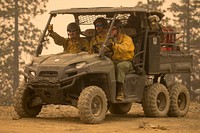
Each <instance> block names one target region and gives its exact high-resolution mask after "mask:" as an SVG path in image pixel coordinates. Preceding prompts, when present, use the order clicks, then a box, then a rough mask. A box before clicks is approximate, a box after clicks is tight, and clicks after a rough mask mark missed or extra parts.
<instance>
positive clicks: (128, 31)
mask: <svg viewBox="0 0 200 133" xmlns="http://www.w3.org/2000/svg"><path fill="white" fill-rule="evenodd" d="M122 32H123V33H124V34H126V35H128V36H130V37H134V36H136V35H137V32H136V30H135V29H134V28H124V29H123V30H122Z"/></svg>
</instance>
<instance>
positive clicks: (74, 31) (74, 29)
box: [48, 22, 90, 54]
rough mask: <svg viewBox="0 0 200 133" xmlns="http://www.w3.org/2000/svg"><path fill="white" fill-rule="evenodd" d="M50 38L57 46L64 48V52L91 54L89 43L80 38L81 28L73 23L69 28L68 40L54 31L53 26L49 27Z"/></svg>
mask: <svg viewBox="0 0 200 133" xmlns="http://www.w3.org/2000/svg"><path fill="white" fill-rule="evenodd" d="M48 31H49V33H50V36H51V37H52V38H53V40H54V42H55V43H56V44H57V45H60V46H63V48H64V52H66V53H69V54H76V53H79V52H82V51H87V52H89V49H90V48H89V42H88V41H87V40H86V39H83V38H80V32H81V30H80V27H79V25H77V24H76V23H74V22H72V23H70V24H68V26H67V34H68V38H64V37H62V36H60V35H59V34H57V33H56V32H54V31H53V25H49V26H48Z"/></svg>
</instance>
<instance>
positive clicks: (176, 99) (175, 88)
mask: <svg viewBox="0 0 200 133" xmlns="http://www.w3.org/2000/svg"><path fill="white" fill-rule="evenodd" d="M189 105H190V95H189V92H188V89H187V88H186V87H185V86H184V85H181V84H179V83H176V84H174V85H172V86H171V87H170V108H169V112H168V115H169V116H173V117H182V116H185V115H186V114H187V112H188V110H189Z"/></svg>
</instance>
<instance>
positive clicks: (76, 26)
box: [67, 22, 81, 33]
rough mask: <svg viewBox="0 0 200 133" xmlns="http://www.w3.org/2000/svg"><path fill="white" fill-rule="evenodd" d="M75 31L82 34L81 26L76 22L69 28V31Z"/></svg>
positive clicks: (70, 24) (69, 25)
mask: <svg viewBox="0 0 200 133" xmlns="http://www.w3.org/2000/svg"><path fill="white" fill-rule="evenodd" d="M70 30H74V31H77V32H78V33H80V32H81V29H80V26H79V25H78V24H76V23H75V22H72V23H69V24H68V26H67V31H70Z"/></svg>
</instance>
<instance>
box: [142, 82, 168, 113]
mask: <svg viewBox="0 0 200 133" xmlns="http://www.w3.org/2000/svg"><path fill="white" fill-rule="evenodd" d="M143 95H144V96H143V99H142V107H143V111H144V114H145V115H146V116H150V117H164V116H166V115H167V113H168V111H169V106H170V100H169V92H168V90H167V89H166V87H165V86H164V85H162V84H160V83H154V84H152V85H150V86H147V87H146V88H145V89H144V94H143ZM158 96H160V97H161V98H162V99H160V103H161V105H158V101H159V100H158V99H157V98H158ZM160 107H161V109H159V108H160Z"/></svg>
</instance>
